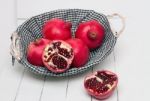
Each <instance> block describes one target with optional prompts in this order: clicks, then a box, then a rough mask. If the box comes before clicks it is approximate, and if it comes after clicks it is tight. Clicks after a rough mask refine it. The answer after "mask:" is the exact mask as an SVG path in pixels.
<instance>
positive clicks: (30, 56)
mask: <svg viewBox="0 0 150 101" xmlns="http://www.w3.org/2000/svg"><path fill="white" fill-rule="evenodd" d="M48 43H50V40H47V39H44V38H40V39H36V41H33V42H30V44H29V45H28V49H27V60H28V61H29V63H31V64H32V65H36V66H44V65H43V62H42V53H43V50H44V48H45V46H46V45H47V44H48Z"/></svg>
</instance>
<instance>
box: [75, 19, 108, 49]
mask: <svg viewBox="0 0 150 101" xmlns="http://www.w3.org/2000/svg"><path fill="white" fill-rule="evenodd" d="M104 35H105V30H104V28H103V26H102V25H101V24H100V23H99V22H98V21H96V20H90V21H87V22H83V23H81V24H79V27H78V28H77V30H76V33H75V37H76V38H79V39H81V40H82V41H83V42H84V43H85V44H86V45H87V46H88V47H89V49H95V48H97V47H99V46H101V44H102V42H103V39H104Z"/></svg>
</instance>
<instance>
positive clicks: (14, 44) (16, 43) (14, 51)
mask: <svg viewBox="0 0 150 101" xmlns="http://www.w3.org/2000/svg"><path fill="white" fill-rule="evenodd" d="M10 54H11V55H12V65H14V63H15V59H16V60H17V61H20V60H21V58H22V55H21V51H20V37H19V35H18V33H17V32H14V33H12V35H11V45H10Z"/></svg>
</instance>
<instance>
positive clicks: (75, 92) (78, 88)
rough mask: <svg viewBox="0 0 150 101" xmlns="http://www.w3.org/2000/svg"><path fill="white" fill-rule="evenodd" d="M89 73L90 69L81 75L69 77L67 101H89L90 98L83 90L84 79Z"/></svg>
mask: <svg viewBox="0 0 150 101" xmlns="http://www.w3.org/2000/svg"><path fill="white" fill-rule="evenodd" d="M91 72H92V70H91V69H90V70H89V71H87V72H85V73H83V74H78V75H75V76H71V77H69V83H68V90H67V101H91V96H89V95H88V94H87V93H86V91H85V89H84V77H85V75H87V74H89V73H91Z"/></svg>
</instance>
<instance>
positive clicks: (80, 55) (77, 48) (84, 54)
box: [66, 38, 89, 68]
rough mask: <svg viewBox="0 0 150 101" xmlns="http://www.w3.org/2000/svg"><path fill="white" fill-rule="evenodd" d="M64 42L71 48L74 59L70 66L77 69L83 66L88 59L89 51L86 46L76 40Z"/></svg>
mask: <svg viewBox="0 0 150 101" xmlns="http://www.w3.org/2000/svg"><path fill="white" fill-rule="evenodd" d="M66 42H67V43H69V44H70V45H71V46H72V48H73V52H74V59H73V62H72V65H73V66H75V67H78V68H79V67H81V66H83V65H84V64H85V63H86V62H87V61H88V59H89V49H88V47H87V46H86V44H84V43H83V41H82V40H80V39H77V38H72V39H69V40H67V41H66Z"/></svg>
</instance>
